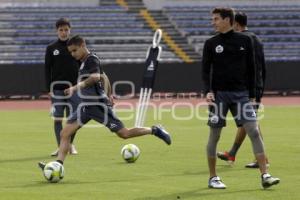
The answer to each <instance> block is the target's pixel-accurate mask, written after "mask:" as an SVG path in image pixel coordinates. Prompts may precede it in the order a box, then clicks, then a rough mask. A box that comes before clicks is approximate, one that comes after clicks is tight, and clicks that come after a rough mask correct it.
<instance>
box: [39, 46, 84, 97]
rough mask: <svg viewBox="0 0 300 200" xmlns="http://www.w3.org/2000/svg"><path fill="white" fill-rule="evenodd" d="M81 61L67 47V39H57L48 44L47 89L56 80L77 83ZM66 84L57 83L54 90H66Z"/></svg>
mask: <svg viewBox="0 0 300 200" xmlns="http://www.w3.org/2000/svg"><path fill="white" fill-rule="evenodd" d="M78 68H79V62H77V61H76V60H75V59H74V58H73V57H72V56H71V54H70V53H69V51H68V49H67V41H61V40H57V41H55V42H53V43H52V44H50V45H48V46H47V49H46V55H45V79H46V88H47V91H48V92H49V91H50V85H51V83H53V82H55V81H67V82H70V83H71V84H72V85H75V84H76V83H77V77H78ZM68 87H69V86H68V85H66V84H55V86H54V88H53V89H54V90H64V89H66V88H68Z"/></svg>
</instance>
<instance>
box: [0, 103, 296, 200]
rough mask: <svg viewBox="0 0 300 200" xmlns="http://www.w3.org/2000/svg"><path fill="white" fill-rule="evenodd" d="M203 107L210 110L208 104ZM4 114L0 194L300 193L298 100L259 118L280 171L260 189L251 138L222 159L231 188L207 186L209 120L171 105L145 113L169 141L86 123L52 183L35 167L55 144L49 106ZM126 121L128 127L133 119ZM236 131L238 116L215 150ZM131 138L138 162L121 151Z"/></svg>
mask: <svg viewBox="0 0 300 200" xmlns="http://www.w3.org/2000/svg"><path fill="white" fill-rule="evenodd" d="M189 112H190V111H189V110H186V109H178V110H176V116H177V117H182V118H184V117H186V116H189V115H190V113H189ZM200 112H202V114H203V116H205V115H206V114H205V111H204V110H203V111H200ZM0 113H1V115H0V121H1V130H0V144H1V145H0V199H1V200H27V199H28V200H41V199H46V200H65V199H72V200H77V199H78V200H79V199H80V200H82V199H88V200H89V199H97V200H98V199H101V200H177V199H183V200H199V199H200V200H201V199H206V200H207V199H208V200H210V199H216V200H266V199H267V200H273V199H274V200H280V199H284V200H295V199H300V192H299V187H300V175H299V169H300V156H299V154H300V106H290V107H267V108H266V110H265V113H264V114H265V118H264V119H263V120H262V121H260V123H261V127H262V131H263V135H264V141H265V144H266V151H267V154H268V156H269V159H270V162H271V167H270V172H271V173H272V174H273V175H274V176H278V177H280V178H281V183H280V184H279V185H277V186H274V187H272V188H270V189H268V190H263V189H262V188H261V185H260V176H259V172H258V170H253V169H246V168H244V165H245V164H246V163H247V162H249V161H252V159H253V155H252V150H251V145H250V142H249V139H247V140H246V141H245V143H244V145H243V146H242V147H241V149H240V152H239V153H238V156H237V160H236V163H235V165H234V166H233V167H230V166H228V165H227V164H226V163H224V162H223V161H218V163H217V171H218V175H219V176H221V178H222V179H223V181H224V182H225V184H226V185H227V187H228V188H227V189H226V190H212V189H208V188H207V180H208V168H207V162H206V153H205V148H206V142H207V138H208V127H207V126H206V121H205V120H202V121H200V120H197V119H196V117H193V118H192V119H190V120H185V121H183V120H182V121H178V120H174V119H172V117H171V116H172V113H168V112H164V113H163V115H162V119H161V120H152V119H148V120H147V125H151V124H153V123H155V124H156V123H161V124H163V125H164V126H165V128H166V129H167V130H168V131H169V132H170V133H172V139H173V144H172V145H171V146H167V145H165V144H164V143H163V142H162V141H160V140H158V139H157V138H155V137H153V136H145V137H140V138H134V139H130V140H127V141H125V140H121V139H119V138H118V137H116V136H115V135H114V134H113V133H110V132H109V130H108V129H106V128H103V127H102V128H83V129H81V130H80V131H79V133H78V135H77V137H76V141H75V144H76V147H77V149H78V151H79V154H78V155H76V156H68V157H67V159H66V162H65V171H66V174H65V178H64V179H63V180H62V181H61V182H59V183H57V184H51V183H47V182H46V180H45V179H44V177H43V176H42V173H41V171H40V170H39V169H38V167H37V162H38V161H43V160H45V161H50V160H52V158H51V157H50V156H49V154H50V153H51V152H52V151H53V150H55V148H56V147H55V139H54V134H53V123H52V121H51V118H50V117H49V115H48V113H47V111H1V112H0ZM127 114H128V113H127ZM127 114H125V113H120V116H123V117H126V115H127ZM151 115H152V112H149V115H148V116H151ZM173 115H174V113H173ZM149 118H151V117H149ZM125 124H126V125H127V126H131V125H132V124H133V121H125ZM235 131H236V128H235V126H234V123H233V122H232V121H231V122H229V123H228V126H227V127H226V128H225V129H223V132H222V136H221V139H220V142H219V146H218V150H227V149H229V148H230V147H231V144H232V142H233V139H234V136H235ZM128 143H134V144H136V145H138V146H139V148H140V149H141V155H140V158H139V159H138V160H137V162H136V163H134V164H127V163H125V162H124V161H123V160H122V158H121V155H120V150H121V147H122V146H123V145H124V144H128Z"/></svg>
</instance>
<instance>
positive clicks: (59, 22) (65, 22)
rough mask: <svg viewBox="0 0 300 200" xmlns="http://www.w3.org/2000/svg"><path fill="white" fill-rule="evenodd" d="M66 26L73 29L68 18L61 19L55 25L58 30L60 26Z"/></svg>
mask: <svg viewBox="0 0 300 200" xmlns="http://www.w3.org/2000/svg"><path fill="white" fill-rule="evenodd" d="M64 25H67V26H69V27H70V28H71V23H70V21H69V20H68V19H67V18H60V19H59V20H57V21H56V23H55V26H56V29H58V28H59V27H60V26H64Z"/></svg>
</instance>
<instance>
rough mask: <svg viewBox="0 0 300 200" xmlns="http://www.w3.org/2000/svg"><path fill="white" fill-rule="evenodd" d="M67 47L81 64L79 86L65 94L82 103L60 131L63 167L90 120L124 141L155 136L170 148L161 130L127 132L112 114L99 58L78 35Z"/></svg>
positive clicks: (73, 87)
mask: <svg viewBox="0 0 300 200" xmlns="http://www.w3.org/2000/svg"><path fill="white" fill-rule="evenodd" d="M67 46H68V50H69V52H70V53H71V55H72V56H73V57H74V58H75V59H76V60H80V61H81V66H80V69H79V76H80V81H79V83H78V84H77V85H75V86H72V87H70V88H68V89H66V90H65V93H66V94H69V95H71V94H73V93H74V92H78V93H79V96H80V98H81V99H82V103H81V105H80V106H79V108H78V109H77V112H74V113H73V114H72V116H71V117H70V119H69V120H68V122H67V124H66V126H65V127H64V128H63V129H62V131H61V142H60V146H59V153H58V158H57V162H59V163H61V164H63V162H64V160H65V158H66V155H67V153H68V150H69V147H70V138H71V136H72V135H73V134H74V133H75V132H76V131H77V130H78V129H80V128H81V127H82V126H83V125H84V124H86V123H88V122H89V121H90V120H91V119H93V120H95V121H97V122H99V123H101V124H104V125H105V126H106V127H107V128H109V129H110V130H111V131H112V132H115V133H116V134H117V135H118V136H119V137H121V138H123V139H128V138H132V137H138V136H142V135H150V134H153V135H154V136H156V137H158V138H160V139H161V140H163V141H164V142H165V143H166V144H168V145H170V144H171V137H170V135H169V134H168V132H167V131H166V130H164V129H163V128H162V127H161V126H153V127H152V128H148V127H135V128H131V129H128V128H125V127H124V125H123V123H122V122H121V121H120V120H119V119H118V118H117V116H116V115H115V114H114V112H113V111H112V107H111V106H110V105H111V104H110V102H109V99H108V97H107V95H106V94H105V92H104V89H103V88H104V87H105V86H103V84H102V83H103V82H104V81H103V80H102V79H103V69H102V67H101V66H100V60H99V58H98V57H97V56H95V55H93V54H91V53H90V52H89V50H88V49H87V47H86V43H85V40H84V39H83V38H82V37H80V36H78V35H76V36H74V37H72V38H71V39H70V40H69V41H68V43H67ZM45 164H46V163H44V162H39V167H40V168H41V169H43V168H44V167H45Z"/></svg>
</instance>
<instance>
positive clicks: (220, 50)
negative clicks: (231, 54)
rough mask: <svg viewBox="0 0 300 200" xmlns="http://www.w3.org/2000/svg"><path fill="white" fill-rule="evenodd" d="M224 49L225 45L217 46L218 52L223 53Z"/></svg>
mask: <svg viewBox="0 0 300 200" xmlns="http://www.w3.org/2000/svg"><path fill="white" fill-rule="evenodd" d="M223 51H224V47H223V46H222V45H218V46H217V47H216V53H222V52H223Z"/></svg>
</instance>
